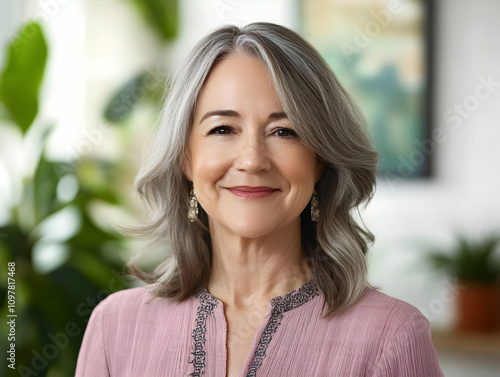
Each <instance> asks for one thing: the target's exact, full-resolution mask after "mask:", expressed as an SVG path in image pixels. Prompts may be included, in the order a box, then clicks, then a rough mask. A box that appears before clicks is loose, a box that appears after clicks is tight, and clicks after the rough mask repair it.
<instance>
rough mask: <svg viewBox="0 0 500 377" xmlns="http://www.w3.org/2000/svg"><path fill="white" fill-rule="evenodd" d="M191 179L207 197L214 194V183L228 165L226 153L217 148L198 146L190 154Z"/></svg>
mask: <svg viewBox="0 0 500 377" xmlns="http://www.w3.org/2000/svg"><path fill="white" fill-rule="evenodd" d="M192 157H193V158H192V164H193V165H192V166H193V180H194V182H195V183H196V185H197V186H198V187H199V188H198V190H199V191H200V194H202V192H201V191H203V193H204V194H205V195H206V196H207V197H209V198H210V197H213V196H214V195H216V189H215V187H214V185H215V184H216V182H217V181H218V180H220V179H221V177H222V176H223V175H224V173H225V172H226V171H227V169H228V166H229V165H230V163H229V161H228V158H227V153H223V151H222V150H218V149H217V148H199V149H197V150H196V151H195V152H194V153H193V155H192Z"/></svg>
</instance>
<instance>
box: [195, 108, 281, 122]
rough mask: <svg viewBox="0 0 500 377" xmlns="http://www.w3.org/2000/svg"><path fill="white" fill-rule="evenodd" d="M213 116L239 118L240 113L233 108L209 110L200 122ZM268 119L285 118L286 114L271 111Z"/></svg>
mask: <svg viewBox="0 0 500 377" xmlns="http://www.w3.org/2000/svg"><path fill="white" fill-rule="evenodd" d="M213 116H223V117H233V118H241V115H240V113H238V112H237V111H234V110H214V111H209V112H208V113H205V115H203V116H202V117H201V120H200V123H202V122H203V121H204V120H205V119H207V118H210V117H213ZM267 118H268V119H269V120H280V119H286V118H288V116H287V115H286V114H285V113H284V112H277V113H271V114H269V116H268V117H267Z"/></svg>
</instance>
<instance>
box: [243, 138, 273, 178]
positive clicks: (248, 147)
mask: <svg viewBox="0 0 500 377" xmlns="http://www.w3.org/2000/svg"><path fill="white" fill-rule="evenodd" d="M235 167H236V169H238V170H240V171H246V172H248V173H258V172H264V171H269V170H270V169H271V160H270V158H269V151H268V147H267V145H266V141H265V136H261V135H259V134H257V133H251V134H247V135H245V136H244V137H242V139H241V145H240V146H239V147H238V151H237V158H236V160H235Z"/></svg>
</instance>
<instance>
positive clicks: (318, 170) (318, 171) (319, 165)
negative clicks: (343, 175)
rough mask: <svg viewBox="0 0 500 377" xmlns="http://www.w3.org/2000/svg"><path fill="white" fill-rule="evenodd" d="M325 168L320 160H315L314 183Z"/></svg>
mask: <svg viewBox="0 0 500 377" xmlns="http://www.w3.org/2000/svg"><path fill="white" fill-rule="evenodd" d="M324 170H325V165H324V164H323V163H322V162H321V161H319V160H318V161H317V162H316V172H315V174H314V183H318V182H319V180H320V179H321V177H322V176H323V171H324Z"/></svg>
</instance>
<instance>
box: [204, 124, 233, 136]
mask: <svg viewBox="0 0 500 377" xmlns="http://www.w3.org/2000/svg"><path fill="white" fill-rule="evenodd" d="M231 133H232V129H231V127H230V126H218V127H215V128H212V129H211V130H210V131H209V132H208V134H209V135H229V134H231Z"/></svg>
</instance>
